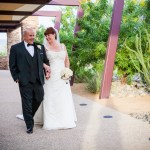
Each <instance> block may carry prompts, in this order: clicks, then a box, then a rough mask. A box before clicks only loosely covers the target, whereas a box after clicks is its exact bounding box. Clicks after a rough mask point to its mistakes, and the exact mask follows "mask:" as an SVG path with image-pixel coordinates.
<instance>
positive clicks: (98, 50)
mask: <svg viewBox="0 0 150 150" xmlns="http://www.w3.org/2000/svg"><path fill="white" fill-rule="evenodd" d="M82 8H83V10H84V16H83V17H82V18H81V19H79V20H78V24H79V26H80V28H81V30H80V31H79V32H77V37H76V38H75V41H74V45H75V51H74V52H73V54H74V57H76V58H73V59H74V60H75V62H76V63H75V64H74V66H73V67H74V69H75V70H77V69H78V68H79V67H81V66H82V67H84V66H86V65H88V64H92V65H93V64H95V63H97V62H99V60H104V58H105V52H106V46H107V39H108V33H109V25H110V18H111V13H110V10H112V6H111V5H108V2H107V0H99V1H97V3H92V2H87V3H83V4H82Z"/></svg>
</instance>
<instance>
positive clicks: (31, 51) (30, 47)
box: [24, 41, 34, 57]
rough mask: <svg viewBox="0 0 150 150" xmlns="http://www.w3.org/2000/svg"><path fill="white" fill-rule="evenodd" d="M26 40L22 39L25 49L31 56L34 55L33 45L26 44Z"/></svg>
mask: <svg viewBox="0 0 150 150" xmlns="http://www.w3.org/2000/svg"><path fill="white" fill-rule="evenodd" d="M27 44H28V43H27V42H25V41H24V45H25V47H26V49H27V51H28V52H29V54H30V55H31V56H32V57H33V56H34V46H27Z"/></svg>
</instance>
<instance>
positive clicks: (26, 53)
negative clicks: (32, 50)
mask: <svg viewBox="0 0 150 150" xmlns="http://www.w3.org/2000/svg"><path fill="white" fill-rule="evenodd" d="M21 47H22V51H23V53H24V55H25V57H26V60H27V61H28V63H29V64H31V63H30V62H31V59H30V58H29V55H30V54H29V52H28V51H27V49H26V47H25V45H24V42H22V44H21Z"/></svg>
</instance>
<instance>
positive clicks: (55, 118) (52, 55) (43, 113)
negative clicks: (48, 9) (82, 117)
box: [18, 27, 77, 130]
mask: <svg viewBox="0 0 150 150" xmlns="http://www.w3.org/2000/svg"><path fill="white" fill-rule="evenodd" d="M44 35H45V40H44V46H45V49H46V54H47V58H48V59H49V62H50V68H51V74H50V78H49V79H48V80H45V85H44V91H45V94H44V100H43V104H42V105H41V106H40V107H39V109H38V111H37V112H36V114H35V117H34V120H35V123H42V124H43V129H46V130H54V129H68V128H74V127H76V124H75V121H77V118H76V113H75V109H74V104H73V99H72V93H71V88H70V84H69V82H66V81H65V80H63V79H61V75H60V73H61V71H62V70H63V69H64V68H69V65H70V64H69V58H68V54H67V50H66V47H65V45H64V44H61V43H60V42H59V35H58V32H57V30H56V29H54V28H52V27H49V28H47V29H46V31H45V32H44ZM18 117H19V118H20V117H21V116H18Z"/></svg>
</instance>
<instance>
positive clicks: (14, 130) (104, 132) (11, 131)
mask: <svg viewBox="0 0 150 150" xmlns="http://www.w3.org/2000/svg"><path fill="white" fill-rule="evenodd" d="M73 98H74V103H75V108H76V113H77V117H78V122H77V127H76V128H74V129H69V130H52V131H46V130H43V129H42V128H41V126H39V125H35V128H34V133H33V134H31V135H28V134H26V132H25V124H24V122H23V121H21V120H19V119H17V118H15V116H16V114H18V113H20V112H21V103H20V94H19V91H18V87H17V84H15V83H14V82H13V81H12V79H11V77H10V74H9V71H0V150H150V140H149V138H150V125H149V124H148V123H146V122H142V121H141V120H137V119H134V118H131V117H130V116H128V115H125V114H122V113H119V112H117V111H115V110H113V109H110V108H107V107H104V106H101V105H100V104H98V103H96V102H93V101H91V100H88V99H86V98H83V97H81V96H78V95H75V94H73ZM83 103H85V104H87V105H86V106H80V104H83ZM105 115H111V116H113V118H103V116H105Z"/></svg>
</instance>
